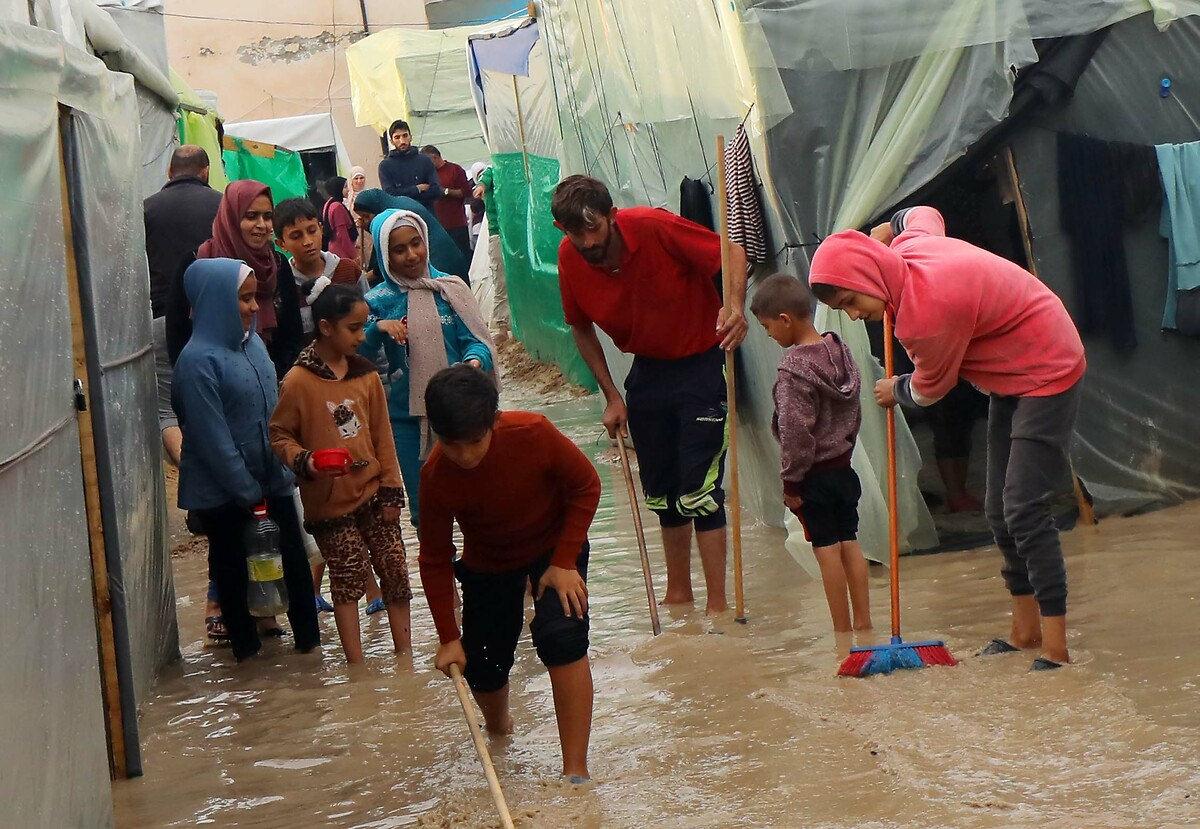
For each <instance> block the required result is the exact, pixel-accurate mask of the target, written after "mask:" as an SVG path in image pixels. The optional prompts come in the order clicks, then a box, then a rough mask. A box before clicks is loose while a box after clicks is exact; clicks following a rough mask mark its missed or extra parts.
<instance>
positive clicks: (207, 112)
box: [171, 69, 229, 193]
mask: <svg viewBox="0 0 1200 829" xmlns="http://www.w3.org/2000/svg"><path fill="white" fill-rule="evenodd" d="M171 85H172V86H174V87H175V91H176V92H177V93H178V94H179V109H178V112H177V114H176V117H175V129H176V131H177V132H178V134H179V143H180V144H194V145H195V146H197V147H202V148H203V149H204V151H205V152H206V153H208V160H209V162H210V166H209V169H208V186H209V187H211V188H213V189H214V190H216V191H217V192H219V193H224V192H225V185H227V184H228V183H229V177H228V176H226V175H225V165H224V164H223V163H221V161H220V159H221V154H222V152H223V150H222V147H221V143H222V141H221V139H222V134H223V133H222V130H223V125H222V123H221V114H220V113H219V112H217V111H215V110H214V109H212V108H211V107H210V106H209V105H208V104H207V103H205V101H204V100H203V99H202V98H201V97H200V96H199V95H197V94H196V92H195V90H193V89H192V88H191V87H190V86H188V85H187V81H185V80H184V79H183V78H181V77H179V75H178V74H176V72H175V70H174V69H172V70H171Z"/></svg>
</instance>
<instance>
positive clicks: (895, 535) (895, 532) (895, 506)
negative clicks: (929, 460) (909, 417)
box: [883, 311, 900, 636]
mask: <svg viewBox="0 0 1200 829" xmlns="http://www.w3.org/2000/svg"><path fill="white" fill-rule="evenodd" d="M883 370H884V374H885V376H887V378H888V379H894V378H895V376H896V347H895V345H894V344H893V334H892V315H891V314H890V313H888V312H887V311H884V313H883ZM886 411H887V501H888V545H889V548H890V549H889V553H890V558H891V567H892V573H891V575H892V579H891V581H892V584H891V587H892V636H899V635H900V507H899V498H898V497H897V495H896V407H895V406H889V407H888V408H887V410H886Z"/></svg>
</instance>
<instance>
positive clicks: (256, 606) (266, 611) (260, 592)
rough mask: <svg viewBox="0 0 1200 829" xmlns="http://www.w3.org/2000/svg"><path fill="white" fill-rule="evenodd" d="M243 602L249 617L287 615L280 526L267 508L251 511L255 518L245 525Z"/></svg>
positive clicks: (256, 508) (259, 507)
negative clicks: (244, 584)
mask: <svg viewBox="0 0 1200 829" xmlns="http://www.w3.org/2000/svg"><path fill="white" fill-rule="evenodd" d="M243 540H244V541H245V544H246V570H247V572H248V573H249V575H250V581H249V583H248V584H247V586H246V603H247V604H248V605H249V606H250V615H251V616H259V617H267V616H277V615H279V614H280V613H287V609H288V594H287V586H286V585H285V584H284V582H283V553H282V552H281V551H280V547H279V525H278V524H276V523H275V522H274V521H272V520H271V519H270V518H269V517H268V516H267V505H266V504H259V505H258V506H256V507H255V508H254V518H253V520H251V522H250V523H249V524H247V525H246V530H245V534H244V536H243Z"/></svg>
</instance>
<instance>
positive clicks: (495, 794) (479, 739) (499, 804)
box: [450, 665, 515, 829]
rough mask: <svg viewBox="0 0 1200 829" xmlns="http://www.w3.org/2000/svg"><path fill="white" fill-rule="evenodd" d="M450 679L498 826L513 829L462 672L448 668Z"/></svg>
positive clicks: (455, 666)
mask: <svg viewBox="0 0 1200 829" xmlns="http://www.w3.org/2000/svg"><path fill="white" fill-rule="evenodd" d="M450 678H451V679H452V680H454V690H455V691H456V692H457V693H458V702H459V705H461V706H462V710H463V715H464V716H465V717H466V718H467V727H468V728H470V729H471V740H472V741H473V742H474V743H475V753H476V754H478V755H479V762H480V763H482V764H483V774H484V776H485V777H486V778H487V784H488V789H489V790H490V791H491V793H492V802H494V803H495V804H496V812H497V813H498V814H499V815H500V824H501V826H503V827H504V829H515V827H514V826H513V819H512V814H510V813H509V811H508V803H507V801H505V799H504V790H503V789H501V788H500V778H499V777H497V776H496V767H495V766H494V765H492V755H491V754H489V753H488V749H487V743H485V742H484V741H483V732H481V731H480V730H479V718H478V717H477V716H476V715H475V703H474V702H472V701H471V694H470V691H468V690H467V681H466V680H465V679H463V675H462V671H461V670H460V669H459V667H458V666H457V665H451V666H450Z"/></svg>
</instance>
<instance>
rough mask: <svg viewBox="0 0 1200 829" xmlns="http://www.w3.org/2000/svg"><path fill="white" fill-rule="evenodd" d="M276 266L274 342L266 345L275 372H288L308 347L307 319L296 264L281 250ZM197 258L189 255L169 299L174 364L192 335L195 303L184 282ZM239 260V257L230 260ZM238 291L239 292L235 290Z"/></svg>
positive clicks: (169, 342) (170, 347)
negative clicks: (192, 301) (293, 270)
mask: <svg viewBox="0 0 1200 829" xmlns="http://www.w3.org/2000/svg"><path fill="white" fill-rule="evenodd" d="M274 256H275V268H276V274H277V276H276V285H275V318H276V325H277V327H276V328H275V330H274V332H273V334H272V336H271V342H270V343H269V344H267V345H266V348H267V351H268V352H269V353H270V355H271V360H272V361H273V362H274V363H275V374H276V375H277V376H278V375H283V374H287V371H288V369H290V368H291V367H292V365H293V364H294V363H295V362H296V357H298V356H299V355H300V349H301V348H303V347H304V321H303V319H302V318H301V316H300V292H299V290H298V289H297V288H296V277H295V274H293V273H292V266H291V264H289V262H288V260H287V259H285V258H284V257H283V256H282V255H281V254H280V253H279V252H278V251H275V252H274ZM196 261H200V262H203V261H204V260H203V259H200V260H197V259H196V258H195V255H194V254H191V255H188V256H185V257H184V259H183V262H182V263H181V267H180V269H179V272H178V274H177V275H176V277H175V281H174V284H173V285H172V287H171V293H170V296H169V297H168V302H167V323H166V327H167V355H168V356H169V357H170V360H171V365H175V362H176V361H177V360H178V359H179V354H180V352H181V351H183V347H184V346H185V345H187V343H188V340H189V339H190V338H191V336H192V307H191V301H190V299H189V295H188V292H187V289H186V287H185V284H184V274H185V273H186V272H187V271H188V270H190V269H191V266H192V263H193V262H196ZM230 261H238V260H230ZM235 293H236V292H235Z"/></svg>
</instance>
